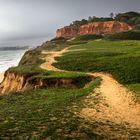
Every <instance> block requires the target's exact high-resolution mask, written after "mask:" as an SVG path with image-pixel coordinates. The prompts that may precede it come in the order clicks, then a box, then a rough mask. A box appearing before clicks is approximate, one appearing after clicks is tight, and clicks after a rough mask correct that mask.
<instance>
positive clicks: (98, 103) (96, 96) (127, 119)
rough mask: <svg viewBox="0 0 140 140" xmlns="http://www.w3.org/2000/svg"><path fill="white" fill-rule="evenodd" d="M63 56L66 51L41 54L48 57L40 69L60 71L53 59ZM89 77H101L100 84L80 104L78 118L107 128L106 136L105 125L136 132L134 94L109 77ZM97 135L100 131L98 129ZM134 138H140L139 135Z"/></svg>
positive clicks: (139, 120) (139, 108) (138, 117)
mask: <svg viewBox="0 0 140 140" xmlns="http://www.w3.org/2000/svg"><path fill="white" fill-rule="evenodd" d="M65 52H68V49H67V48H66V49H63V50H62V51H59V52H49V54H48V52H42V53H43V54H47V56H46V58H45V59H46V62H45V63H43V64H42V65H41V68H43V69H47V70H51V71H63V70H60V69H57V68H55V67H54V66H53V65H52V64H53V63H55V62H56V61H55V57H60V56H62V54H63V53H65ZM89 74H90V75H92V76H94V77H100V78H101V79H102V82H101V85H100V87H98V88H97V89H96V90H95V91H93V92H92V93H91V94H89V95H88V96H87V97H86V99H84V100H83V105H84V107H83V108H82V109H81V111H80V112H79V113H77V114H78V116H79V117H81V118H84V119H85V120H88V121H90V122H95V121H96V122H102V123H104V124H106V127H104V128H103V129H105V130H106V131H108V132H109V130H108V129H109V128H108V126H107V125H108V122H112V123H113V124H115V125H119V126H120V125H121V126H122V125H123V126H127V128H129V129H138V131H139V130H140V104H139V103H136V101H135V98H134V97H133V95H134V94H133V93H131V92H130V91H128V89H126V88H125V87H124V86H123V85H121V84H119V83H118V82H117V81H116V80H115V79H113V77H112V76H111V75H109V74H105V73H89ZM113 124H111V125H112V126H111V127H113ZM114 127H115V126H114ZM110 129H111V128H110ZM105 130H104V131H105ZM98 131H100V129H99V128H98ZM98 131H97V132H98ZM121 131H122V132H123V131H124V130H123V129H121V130H120V131H118V133H116V132H115V135H116V134H118V135H119V134H121ZM110 133H111V132H110ZM126 133H127V132H124V136H126V137H127V135H126ZM126 137H125V138H126ZM137 137H138V138H140V133H139V134H138V136H137ZM128 138H129V136H128Z"/></svg>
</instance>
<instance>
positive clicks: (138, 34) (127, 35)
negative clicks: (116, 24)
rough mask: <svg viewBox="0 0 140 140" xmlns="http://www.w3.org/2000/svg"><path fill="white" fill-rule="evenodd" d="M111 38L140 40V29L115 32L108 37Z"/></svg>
mask: <svg viewBox="0 0 140 140" xmlns="http://www.w3.org/2000/svg"><path fill="white" fill-rule="evenodd" d="M106 39H110V40H140V31H127V32H121V33H115V34H112V35H109V36H107V37H106Z"/></svg>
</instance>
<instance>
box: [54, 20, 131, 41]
mask: <svg viewBox="0 0 140 140" xmlns="http://www.w3.org/2000/svg"><path fill="white" fill-rule="evenodd" d="M131 29H132V27H131V26H129V25H128V24H126V23H123V22H118V21H108V22H93V23H89V24H87V25H83V26H80V27H77V26H66V27H64V28H61V29H58V30H57V32H56V37H57V38H59V37H65V38H71V37H76V36H78V35H87V34H102V35H104V34H112V33H115V32H123V31H128V30H131Z"/></svg>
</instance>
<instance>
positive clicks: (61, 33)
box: [56, 26, 79, 38]
mask: <svg viewBox="0 0 140 140" xmlns="http://www.w3.org/2000/svg"><path fill="white" fill-rule="evenodd" d="M78 32H79V27H77V26H66V27H64V28H62V29H58V30H57V33H56V37H57V38H59V37H66V38H69V37H75V36H77V35H78Z"/></svg>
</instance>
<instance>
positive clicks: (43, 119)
mask: <svg viewBox="0 0 140 140" xmlns="http://www.w3.org/2000/svg"><path fill="white" fill-rule="evenodd" d="M87 38H88V37H87V36H86V40H84V39H83V37H81V38H78V39H77V40H76V39H75V40H73V41H71V42H66V40H63V39H62V40H53V41H52V42H46V43H44V44H43V45H42V46H41V47H38V48H37V49H35V50H33V51H29V52H27V53H26V54H25V55H24V57H23V59H22V60H21V62H20V64H19V66H18V67H15V68H11V69H9V72H14V73H18V74H24V75H26V76H29V77H30V78H34V77H35V78H50V77H53V78H54V77H55V78H69V77H70V78H76V77H79V76H86V74H85V73H84V72H96V71H98V72H100V71H103V72H108V73H111V74H112V75H113V76H114V78H116V79H117V80H118V81H119V82H121V83H122V84H125V85H126V86H128V87H129V88H130V89H131V90H134V91H135V92H137V93H138V94H140V41H109V40H99V39H98V40H95V41H89V40H91V38H92V37H91V36H90V38H89V39H87ZM80 39H82V41H81V40H80ZM70 46H72V47H71V48H70V50H75V51H70V52H67V53H65V54H64V56H62V57H59V58H57V60H58V62H57V63H55V64H54V65H55V66H56V67H58V68H61V69H65V70H69V71H79V72H78V73H77V72H66V73H63V72H52V71H46V70H42V69H41V68H39V66H40V64H41V63H43V60H42V59H41V58H42V57H43V56H42V54H41V50H42V49H43V50H47V51H51V50H52V51H59V50H61V49H63V48H65V47H70ZM78 49H79V50H78ZM99 84H100V79H98V78H97V79H95V80H94V81H92V82H90V83H89V85H88V86H86V87H85V88H83V87H79V88H78V87H77V88H74V89H69V88H48V89H40V90H34V91H33V90H29V91H26V92H24V93H20V94H19V93H14V92H13V93H12V94H10V95H6V96H1V97H0V116H1V117H0V139H2V140H3V139H4V140H5V139H9V138H10V139H20V140H28V139H30V140H42V139H48V140H49V139H52V140H56V139H58V140H59V139H60V140H69V139H75V140H81V139H84V140H93V139H102V137H101V136H98V135H97V134H95V133H94V132H93V128H92V127H95V126H94V125H92V126H91V125H90V124H89V125H90V126H91V128H89V127H86V126H87V124H88V122H85V121H84V120H83V119H81V118H77V116H76V115H75V114H74V111H73V105H77V106H78V110H79V109H80V108H79V107H81V108H82V104H81V100H82V99H84V98H85V97H86V96H87V95H88V94H89V93H90V92H91V91H93V89H94V88H96V87H97V86H98V85H99ZM101 125H102V124H101Z"/></svg>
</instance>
